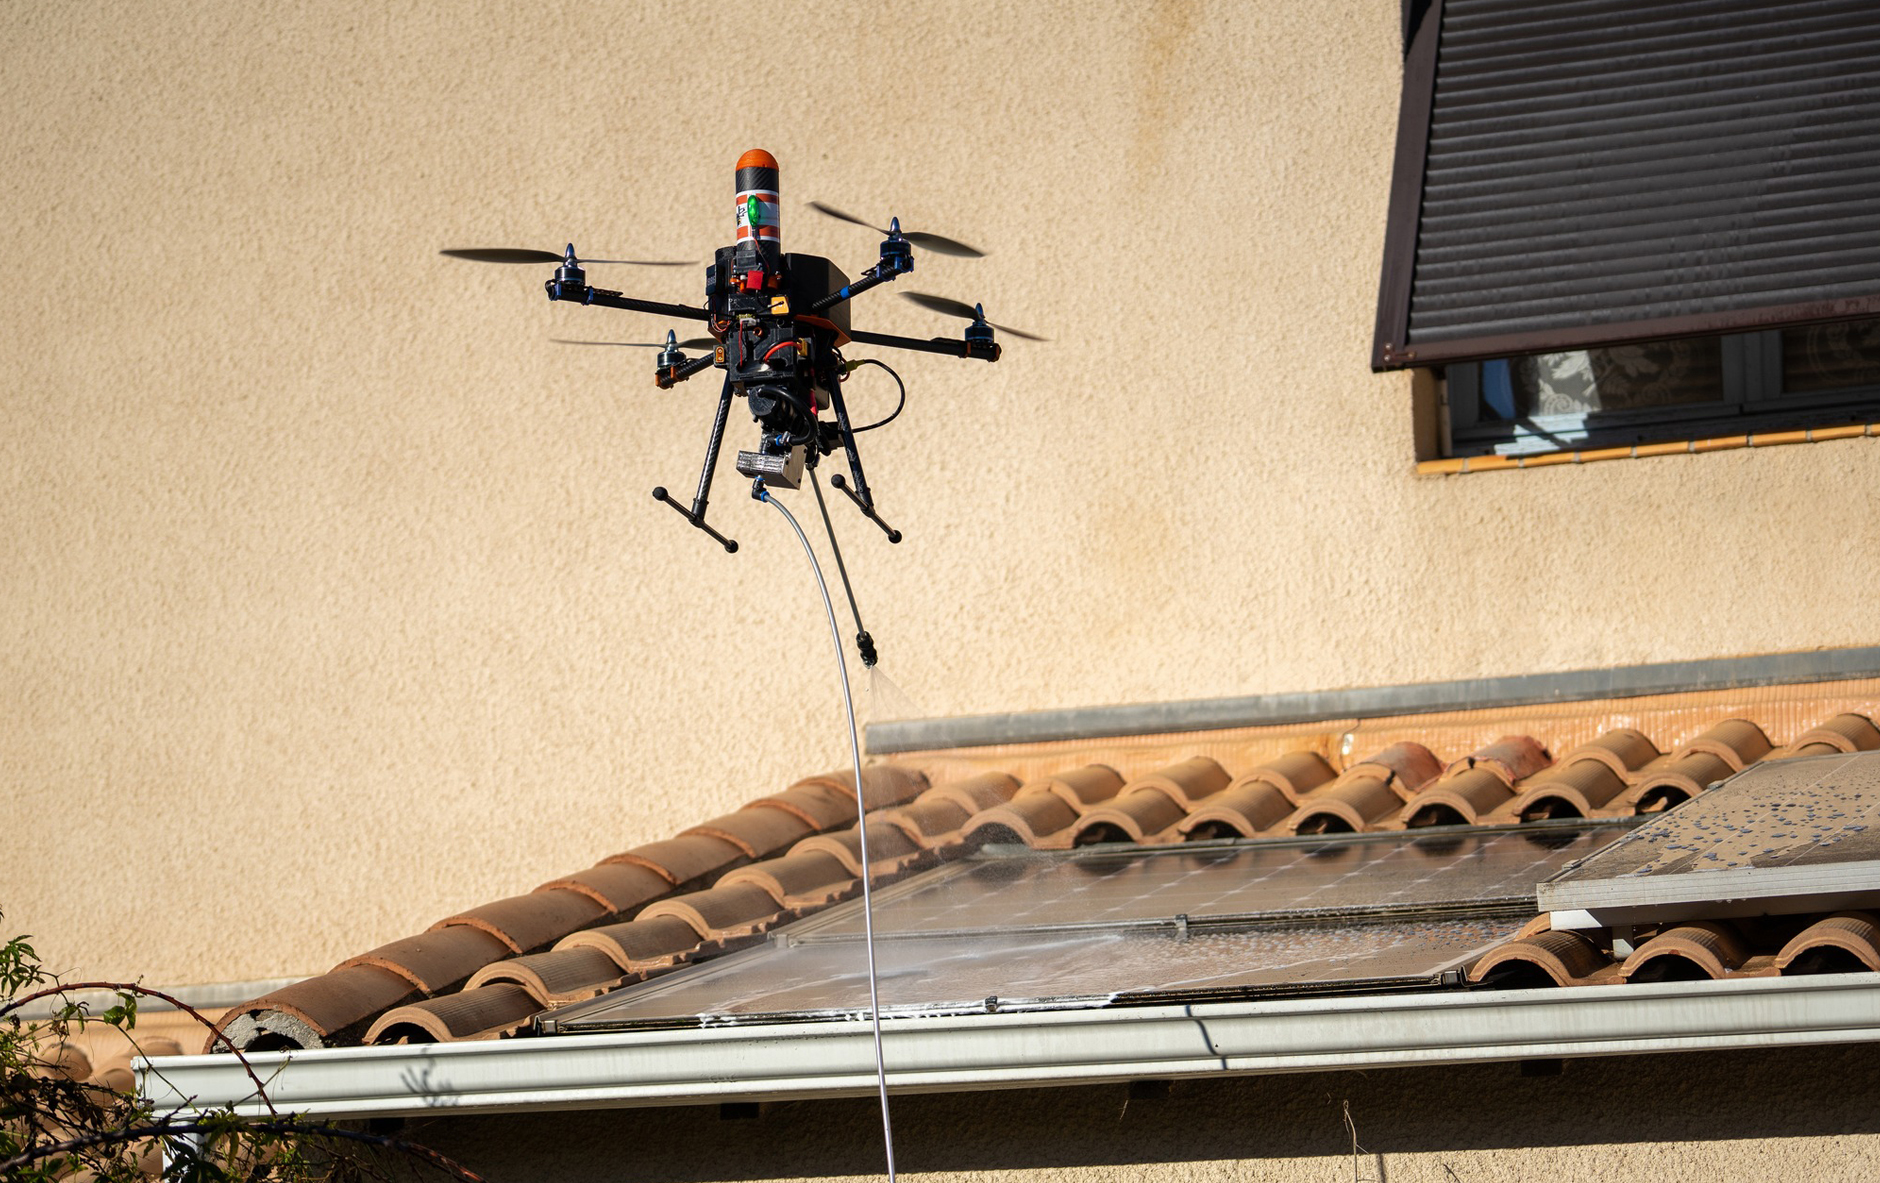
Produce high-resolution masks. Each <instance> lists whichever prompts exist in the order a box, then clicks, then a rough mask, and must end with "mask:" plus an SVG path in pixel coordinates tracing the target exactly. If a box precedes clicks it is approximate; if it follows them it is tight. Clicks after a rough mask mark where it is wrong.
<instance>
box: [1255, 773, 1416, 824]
mask: <svg viewBox="0 0 1880 1183" xmlns="http://www.w3.org/2000/svg"><path fill="white" fill-rule="evenodd" d="M1377 768H1378V765H1376V764H1370V763H1366V764H1360V765H1358V766H1357V767H1356V768H1353V769H1351V770H1349V771H1347V772H1345V773H1344V774H1343V775H1341V776H1340V777H1339V778H1338V779H1337V780H1336V781H1333V782H1332V783H1331V784H1330V785H1329V786H1327V787H1326V788H1323V789H1320V790H1318V791H1317V792H1315V793H1313V794H1312V795H1310V796H1309V797H1307V798H1306V803H1305V804H1304V805H1301V806H1300V807H1299V808H1298V810H1297V811H1295V812H1294V814H1293V816H1292V817H1291V818H1289V819H1287V821H1286V822H1285V824H1284V826H1283V827H1282V828H1283V829H1285V830H1286V831H1287V832H1288V833H1293V834H1347V833H1355V832H1357V831H1361V830H1368V829H1370V828H1371V826H1372V825H1373V824H1374V823H1376V822H1381V821H1383V820H1384V819H1385V818H1387V817H1389V816H1390V815H1391V814H1393V813H1396V812H1397V811H1398V810H1399V809H1402V808H1403V804H1404V800H1403V798H1402V797H1400V796H1398V795H1397V794H1396V793H1394V792H1392V791H1391V787H1390V781H1388V780H1385V779H1382V778H1380V777H1377V776H1373V775H1370V774H1371V773H1372V772H1374V771H1376V770H1377ZM1385 771H1386V772H1388V770H1385Z"/></svg>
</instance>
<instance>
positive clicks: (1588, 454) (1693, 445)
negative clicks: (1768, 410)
mask: <svg viewBox="0 0 1880 1183" xmlns="http://www.w3.org/2000/svg"><path fill="white" fill-rule="evenodd" d="M1862 436H1880V423H1849V424H1847V425H1845V426H1842V427H1811V428H1808V429H1807V430H1804V431H1765V432H1760V433H1757V434H1755V435H1726V436H1718V437H1715V438H1712V439H1698V440H1671V441H1668V442H1666V443H1661V444H1629V445H1625V446H1622V447H1617V448H1585V449H1582V450H1579V451H1572V452H1537V453H1531V454H1528V455H1523V456H1493V455H1491V456H1453V457H1449V458H1447V459H1443V460H1420V461H1418V462H1417V475H1418V476H1452V475H1456V474H1459V473H1465V472H1501V471H1504V470H1508V469H1515V468H1546V467H1548V466H1550V465H1554V464H1590V463H1592V462H1593V461H1596V460H1633V459H1637V458H1639V457H1643V456H1674V455H1683V454H1685V453H1692V452H1726V451H1730V450H1732V449H1735V448H1773V447H1775V446H1776V445H1778V444H1812V443H1819V442H1821V441H1823V440H1846V439H1858V438H1860V437H1862Z"/></svg>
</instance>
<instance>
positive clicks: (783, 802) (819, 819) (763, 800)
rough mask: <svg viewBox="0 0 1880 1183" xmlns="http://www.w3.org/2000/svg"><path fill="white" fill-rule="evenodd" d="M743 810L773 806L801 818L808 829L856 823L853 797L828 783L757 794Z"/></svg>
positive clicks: (831, 827)
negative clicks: (774, 793) (756, 797)
mask: <svg viewBox="0 0 1880 1183" xmlns="http://www.w3.org/2000/svg"><path fill="white" fill-rule="evenodd" d="M745 808H746V809H776V810H781V811H782V812H784V813H787V814H789V815H790V816H792V817H795V818H797V819H798V820H800V821H801V822H802V823H803V824H804V825H806V826H808V827H809V828H810V829H811V830H833V829H835V828H836V827H837V826H849V825H854V824H855V796H854V794H852V793H850V794H844V793H843V792H842V791H841V790H840V789H836V788H831V787H830V786H828V785H820V784H808V785H798V786H797V787H795V788H791V789H785V790H784V791H783V792H781V793H778V794H776V795H774V796H770V797H760V798H758V799H757V800H756V801H753V802H751V803H750V804H749V805H747V806H745Z"/></svg>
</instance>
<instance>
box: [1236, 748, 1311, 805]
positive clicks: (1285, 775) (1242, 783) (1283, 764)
mask: <svg viewBox="0 0 1880 1183" xmlns="http://www.w3.org/2000/svg"><path fill="white" fill-rule="evenodd" d="M1337 777H1338V773H1337V771H1335V770H1334V769H1333V768H1332V766H1331V765H1330V764H1327V763H1326V762H1325V757H1323V756H1321V755H1319V754H1318V753H1317V752H1287V753H1286V754H1285V755H1283V756H1280V757H1278V758H1276V759H1272V760H1268V761H1267V762H1266V763H1264V764H1258V765H1255V766H1254V767H1253V768H1252V769H1251V770H1250V771H1248V772H1244V773H1242V774H1241V775H1240V776H1238V777H1236V778H1235V779H1234V781H1233V783H1232V784H1230V785H1228V786H1227V788H1226V789H1223V790H1222V792H1231V791H1232V790H1234V789H1238V788H1245V787H1248V786H1252V785H1256V784H1263V785H1272V786H1273V787H1274V788H1276V789H1278V790H1279V791H1280V792H1281V793H1282V794H1284V795H1285V797H1286V799H1287V800H1288V801H1290V802H1292V804H1293V805H1294V806H1297V805H1298V804H1299V803H1300V802H1301V801H1303V800H1304V799H1305V795H1306V794H1307V793H1310V792H1311V791H1312V790H1313V789H1316V788H1318V787H1319V786H1321V785H1326V784H1330V783H1331V782H1332V781H1333V780H1335V779H1337ZM1209 804H1213V801H1212V800H1210V802H1209Z"/></svg>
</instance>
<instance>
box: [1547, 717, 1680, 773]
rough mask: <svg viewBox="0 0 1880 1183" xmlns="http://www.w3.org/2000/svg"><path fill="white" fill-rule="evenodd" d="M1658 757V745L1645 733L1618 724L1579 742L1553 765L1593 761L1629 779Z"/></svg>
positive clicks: (1560, 766)
mask: <svg viewBox="0 0 1880 1183" xmlns="http://www.w3.org/2000/svg"><path fill="white" fill-rule="evenodd" d="M1656 759H1658V747H1657V745H1656V744H1654V743H1652V741H1651V740H1649V739H1647V738H1645V733H1644V732H1642V731H1639V730H1638V729H1636V728H1633V727H1619V728H1615V729H1613V730H1611V731H1608V732H1605V733H1604V734H1602V735H1601V736H1600V737H1599V738H1598V739H1595V740H1593V741H1592V742H1591V743H1583V744H1581V745H1580V746H1579V747H1577V748H1574V749H1573V750H1572V751H1570V752H1568V753H1567V754H1566V755H1564V756H1562V757H1560V759H1559V760H1558V761H1556V762H1555V765H1554V766H1555V767H1556V768H1565V767H1567V766H1569V765H1572V764H1577V763H1579V762H1580V761H1582V760H1597V761H1599V762H1600V763H1601V764H1604V765H1605V766H1606V767H1608V768H1610V769H1612V771H1613V774H1614V775H1615V776H1617V777H1618V778H1619V779H1620V780H1622V781H1629V780H1630V779H1631V778H1632V774H1633V773H1634V772H1637V771H1638V770H1639V769H1641V768H1643V767H1645V766H1646V765H1647V764H1650V763H1651V762H1652V761H1653V760H1656Z"/></svg>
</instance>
